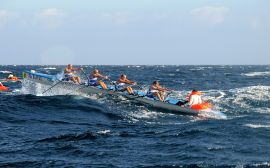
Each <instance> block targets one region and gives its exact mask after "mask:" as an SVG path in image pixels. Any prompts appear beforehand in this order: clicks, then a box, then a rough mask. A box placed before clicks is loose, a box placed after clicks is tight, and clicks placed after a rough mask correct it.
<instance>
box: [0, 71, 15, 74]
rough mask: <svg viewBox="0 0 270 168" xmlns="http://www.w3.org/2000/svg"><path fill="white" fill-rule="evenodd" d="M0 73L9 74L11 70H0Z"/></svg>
mask: <svg viewBox="0 0 270 168" xmlns="http://www.w3.org/2000/svg"><path fill="white" fill-rule="evenodd" d="M0 73H3V74H9V73H12V72H11V71H0Z"/></svg>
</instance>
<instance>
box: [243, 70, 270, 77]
mask: <svg viewBox="0 0 270 168" xmlns="http://www.w3.org/2000/svg"><path fill="white" fill-rule="evenodd" d="M241 75H243V76H248V77H253V76H270V71H266V72H249V73H242V74H241Z"/></svg>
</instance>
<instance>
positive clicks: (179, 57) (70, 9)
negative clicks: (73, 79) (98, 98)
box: [0, 0, 270, 65]
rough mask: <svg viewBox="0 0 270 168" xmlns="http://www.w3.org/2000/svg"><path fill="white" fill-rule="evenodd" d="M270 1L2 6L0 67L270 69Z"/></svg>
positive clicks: (110, 0)
mask: <svg viewBox="0 0 270 168" xmlns="http://www.w3.org/2000/svg"><path fill="white" fill-rule="evenodd" d="M269 44H270V1H269V0H237V1H235V0H215V1H213V0H211V1H210V0H186V1H184V0H57V1H56V0H46V1H44V0H23V1H22V0H12V1H10V0H0V46H1V49H0V58H1V64H67V63H73V64H102V65H104V64H109V65H114V64H118V65H122V64H173V65H176V64H177V65H181V64H184V65H186V64H192V65H193V64H195V65H196V64H269V61H270V47H269Z"/></svg>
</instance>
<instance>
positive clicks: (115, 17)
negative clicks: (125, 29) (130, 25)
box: [98, 11, 131, 24]
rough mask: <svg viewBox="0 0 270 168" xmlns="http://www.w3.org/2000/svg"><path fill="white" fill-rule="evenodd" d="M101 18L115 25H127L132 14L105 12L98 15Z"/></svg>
mask: <svg viewBox="0 0 270 168" xmlns="http://www.w3.org/2000/svg"><path fill="white" fill-rule="evenodd" d="M98 16H99V18H100V19H102V20H104V21H109V22H112V23H114V24H126V23H127V22H128V21H129V19H130V16H131V14H130V13H129V12H121V11H119V12H104V13H99V14H98Z"/></svg>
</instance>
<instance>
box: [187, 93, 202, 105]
mask: <svg viewBox="0 0 270 168" xmlns="http://www.w3.org/2000/svg"><path fill="white" fill-rule="evenodd" d="M201 103H202V98H201V96H200V95H198V94H193V95H191V96H190V100H189V103H188V104H189V105H190V106H192V105H195V104H201Z"/></svg>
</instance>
